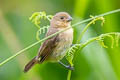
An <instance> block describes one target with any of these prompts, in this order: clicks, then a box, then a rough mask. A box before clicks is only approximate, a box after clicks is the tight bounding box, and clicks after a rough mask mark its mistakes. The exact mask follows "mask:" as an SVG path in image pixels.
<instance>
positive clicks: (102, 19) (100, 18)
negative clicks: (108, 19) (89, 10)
mask: <svg viewBox="0 0 120 80" xmlns="http://www.w3.org/2000/svg"><path fill="white" fill-rule="evenodd" d="M90 17H91V18H93V20H92V21H91V22H92V23H93V24H95V21H97V20H101V21H102V23H101V26H103V24H104V23H105V18H104V17H98V18H94V16H92V15H90Z"/></svg>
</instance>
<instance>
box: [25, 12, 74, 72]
mask: <svg viewBox="0 0 120 80" xmlns="http://www.w3.org/2000/svg"><path fill="white" fill-rule="evenodd" d="M71 21H72V17H71V16H70V15H69V14H68V13H67V12H58V13H56V14H55V15H54V16H53V18H52V19H51V21H50V27H49V28H48V31H47V33H46V35H45V37H47V36H50V35H52V34H54V33H56V32H58V31H60V30H63V29H65V28H67V27H70V26H71ZM72 41H73V29H72V27H71V28H70V29H68V30H66V31H64V32H61V33H59V34H57V35H55V36H53V37H51V38H49V39H47V40H45V41H44V42H43V43H42V44H41V46H40V48H39V50H38V54H37V56H35V57H34V58H33V59H32V60H31V61H30V62H28V64H27V65H26V66H25V68H24V72H28V71H29V70H30V69H31V68H32V67H33V66H34V65H35V64H42V63H43V62H44V61H48V62H59V63H60V64H62V65H63V66H65V67H66V68H69V69H73V68H72V67H71V66H69V65H68V66H67V65H65V64H64V63H62V62H61V61H60V60H62V59H63V57H64V56H65V55H66V51H67V50H68V49H69V48H70V46H71V45H72Z"/></svg>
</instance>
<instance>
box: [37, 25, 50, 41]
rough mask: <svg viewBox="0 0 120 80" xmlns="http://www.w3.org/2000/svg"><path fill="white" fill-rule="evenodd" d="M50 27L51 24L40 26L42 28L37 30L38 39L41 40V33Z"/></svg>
mask: <svg viewBox="0 0 120 80" xmlns="http://www.w3.org/2000/svg"><path fill="white" fill-rule="evenodd" d="M49 27H50V26H49V25H47V26H43V27H42V28H40V29H39V30H38V31H37V32H36V39H37V40H40V38H39V35H40V34H42V33H45V32H46V31H47V30H48V28H49Z"/></svg>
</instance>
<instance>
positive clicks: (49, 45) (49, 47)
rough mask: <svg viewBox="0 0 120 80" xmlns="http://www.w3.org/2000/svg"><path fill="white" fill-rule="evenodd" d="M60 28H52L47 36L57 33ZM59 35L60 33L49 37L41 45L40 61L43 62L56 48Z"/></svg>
mask: <svg viewBox="0 0 120 80" xmlns="http://www.w3.org/2000/svg"><path fill="white" fill-rule="evenodd" d="M57 31H58V30H57V29H56V28H50V29H49V30H48V32H47V34H46V37H47V36H49V35H51V34H54V33H56V32H57ZM58 40H59V37H58V35H56V36H54V37H51V38H49V39H48V40H46V41H45V42H44V43H43V44H42V46H41V47H40V50H39V53H38V58H40V63H42V62H43V61H44V60H45V59H46V58H47V57H48V56H49V55H50V54H51V53H52V52H53V50H54V48H55V47H56V46H57V44H58Z"/></svg>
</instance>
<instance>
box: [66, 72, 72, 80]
mask: <svg viewBox="0 0 120 80" xmlns="http://www.w3.org/2000/svg"><path fill="white" fill-rule="evenodd" d="M71 72H72V71H71V70H69V71H68V76H67V80H70V79H71Z"/></svg>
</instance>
